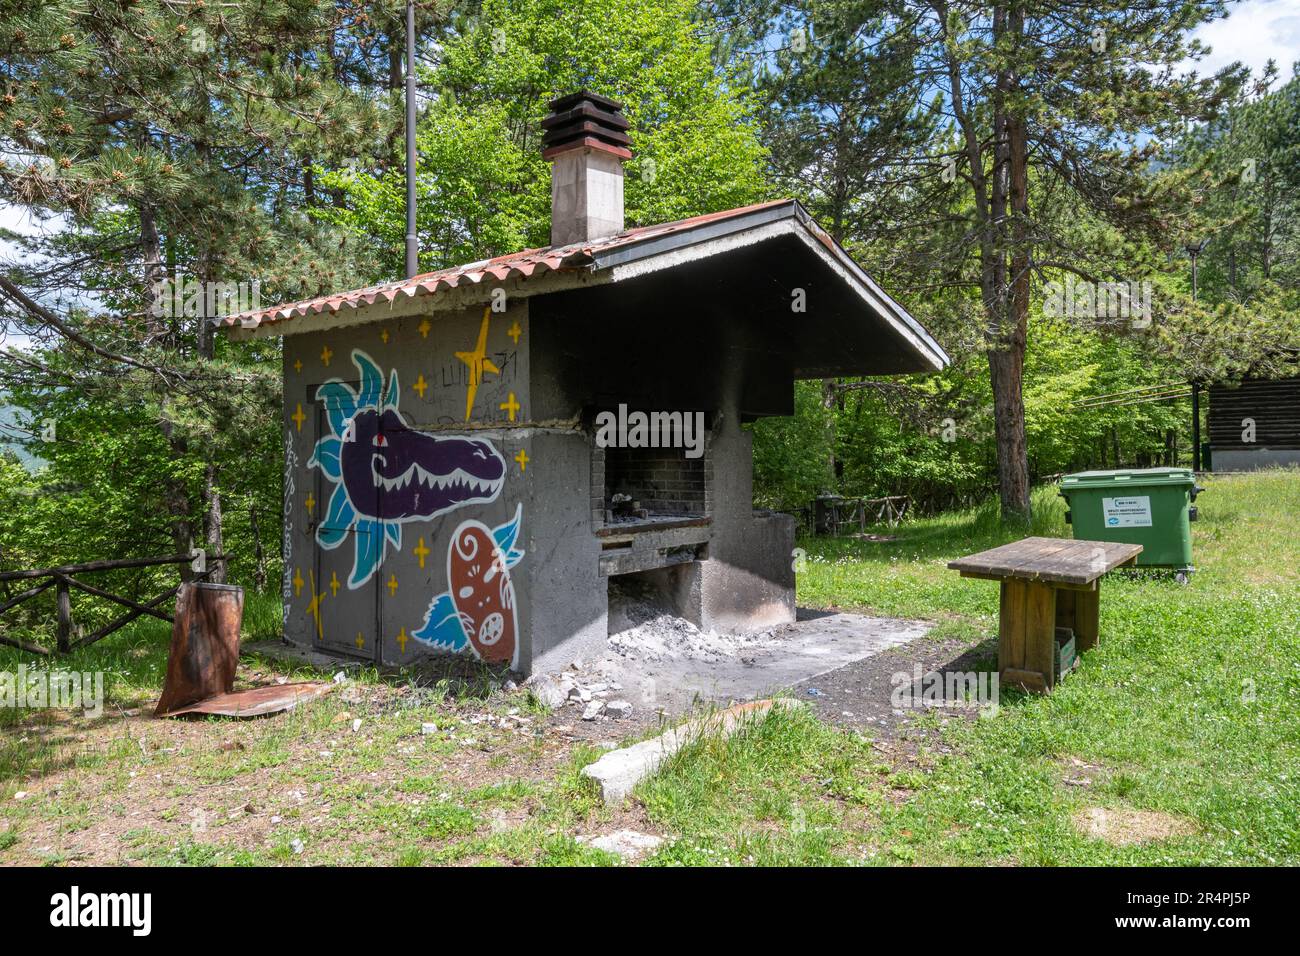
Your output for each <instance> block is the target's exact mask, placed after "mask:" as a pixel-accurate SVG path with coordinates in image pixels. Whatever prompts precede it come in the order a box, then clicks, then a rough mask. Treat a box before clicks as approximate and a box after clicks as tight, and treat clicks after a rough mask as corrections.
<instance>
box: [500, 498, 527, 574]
mask: <svg viewBox="0 0 1300 956" xmlns="http://www.w3.org/2000/svg"><path fill="white" fill-rule="evenodd" d="M523 517H524V506H523V503H522V502H521V503H519V504H517V505H515V516H514V518H512V519H511V520H510V521H508V522H507V523H505V524H503V525H498V526H497V527H495V528H493V529H492V539H493V540H494V541H496V543H497V547H498V548H500V549H501V553H502V554H503V555H505V558H506V567H507V568H513V567H514V566H515V565H516V564H518V563H519V560H520V559H521V558H522V557H523V556H524V552H523V551H521V550H519V549H517V548H516V547H515V541H516V540H517V539H518V537H519V529H520V527H521V526H522V523H523Z"/></svg>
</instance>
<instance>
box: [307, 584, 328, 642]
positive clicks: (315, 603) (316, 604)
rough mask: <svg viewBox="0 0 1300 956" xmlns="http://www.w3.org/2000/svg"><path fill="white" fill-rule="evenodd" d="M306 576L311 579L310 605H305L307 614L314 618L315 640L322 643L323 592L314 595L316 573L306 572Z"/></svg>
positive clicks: (323, 636) (323, 635) (323, 638)
mask: <svg viewBox="0 0 1300 956" xmlns="http://www.w3.org/2000/svg"><path fill="white" fill-rule="evenodd" d="M307 576H308V577H309V578H310V579H311V603H310V604H308V605H307V613H308V614H310V615H311V616H312V617H314V618H316V640H318V641H324V640H325V634H324V629H323V627H322V625H321V602H322V601H324V600H325V596H326V595H325V592H324V591H322V592H321V593H320V594H317V593H316V572H315V571H308V572H307Z"/></svg>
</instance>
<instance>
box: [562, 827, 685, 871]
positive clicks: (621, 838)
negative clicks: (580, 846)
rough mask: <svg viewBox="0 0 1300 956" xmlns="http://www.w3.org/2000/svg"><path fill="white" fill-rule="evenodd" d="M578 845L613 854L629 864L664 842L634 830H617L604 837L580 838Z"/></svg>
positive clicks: (651, 851)
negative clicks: (582, 844)
mask: <svg viewBox="0 0 1300 956" xmlns="http://www.w3.org/2000/svg"><path fill="white" fill-rule="evenodd" d="M578 842H579V843H585V844H587V845H588V846H590V847H593V848H594V849H597V850H604V851H605V852H606V853H613V854H615V855H616V856H619V857H622V858H623V859H624V860H625V861H627V862H629V863H631V862H634V861H636V860H639V859H640V858H641V857H643V856H646V855H648V854H650V853H653V852H654V851H655V850H657V849H659V847H660V845H661V844H662V843H663V842H664V841H663V837H657V836H654V835H653V834H650V833H638V832H637V831H636V830H617V831H615V832H614V833H607V834H605V835H604V836H580V837H578Z"/></svg>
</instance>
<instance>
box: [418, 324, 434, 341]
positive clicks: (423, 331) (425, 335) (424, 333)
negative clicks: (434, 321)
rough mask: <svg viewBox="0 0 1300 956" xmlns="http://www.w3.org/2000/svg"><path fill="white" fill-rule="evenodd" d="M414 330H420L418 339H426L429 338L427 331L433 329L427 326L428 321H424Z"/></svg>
mask: <svg viewBox="0 0 1300 956" xmlns="http://www.w3.org/2000/svg"><path fill="white" fill-rule="evenodd" d="M416 328H418V329H419V330H420V338H422V339H427V338H428V337H429V330H430V329H431V328H433V326H432V325H430V324H429V320H428V319H425V320H424V321H422V322H421V323H420V324H419V325H418V326H416Z"/></svg>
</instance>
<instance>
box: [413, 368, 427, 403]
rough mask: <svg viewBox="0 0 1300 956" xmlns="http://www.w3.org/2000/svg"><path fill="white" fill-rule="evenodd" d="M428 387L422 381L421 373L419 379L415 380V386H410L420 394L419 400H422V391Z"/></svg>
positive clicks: (422, 375)
mask: <svg viewBox="0 0 1300 956" xmlns="http://www.w3.org/2000/svg"><path fill="white" fill-rule="evenodd" d="M428 387H429V383H428V382H426V381H425V380H424V373H423V372H421V373H420V377H419V378H417V379H416V380H415V384H414V385H412V386H411V388H413V389H415V390H416V391H417V392H418V393H419V394H420V397H421V398H424V390H425V389H426V388H428Z"/></svg>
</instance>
